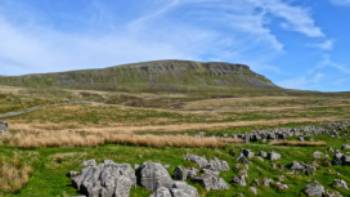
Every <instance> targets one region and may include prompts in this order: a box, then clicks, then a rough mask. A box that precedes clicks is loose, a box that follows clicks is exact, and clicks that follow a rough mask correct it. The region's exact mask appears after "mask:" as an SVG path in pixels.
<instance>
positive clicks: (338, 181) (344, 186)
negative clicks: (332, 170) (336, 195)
mask: <svg viewBox="0 0 350 197" xmlns="http://www.w3.org/2000/svg"><path fill="white" fill-rule="evenodd" d="M333 187H335V188H341V189H345V190H349V187H348V184H347V183H346V182H345V181H344V180H342V179H335V180H334V181H333Z"/></svg>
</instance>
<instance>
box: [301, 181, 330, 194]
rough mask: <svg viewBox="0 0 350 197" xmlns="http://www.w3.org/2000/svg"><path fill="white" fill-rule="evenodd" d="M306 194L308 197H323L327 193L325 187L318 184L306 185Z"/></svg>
mask: <svg viewBox="0 0 350 197" xmlns="http://www.w3.org/2000/svg"><path fill="white" fill-rule="evenodd" d="M304 192H305V194H306V196H308V197H322V196H323V195H324V194H325V193H326V191H325V189H324V187H323V185H321V184H319V183H317V182H314V183H310V184H308V185H306V187H305V189H304Z"/></svg>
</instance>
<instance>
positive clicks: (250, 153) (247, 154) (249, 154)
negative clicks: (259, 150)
mask: <svg viewBox="0 0 350 197" xmlns="http://www.w3.org/2000/svg"><path fill="white" fill-rule="evenodd" d="M241 154H243V155H244V156H245V157H246V158H249V159H250V158H253V157H254V152H253V151H251V150H249V149H244V150H242V152H241Z"/></svg>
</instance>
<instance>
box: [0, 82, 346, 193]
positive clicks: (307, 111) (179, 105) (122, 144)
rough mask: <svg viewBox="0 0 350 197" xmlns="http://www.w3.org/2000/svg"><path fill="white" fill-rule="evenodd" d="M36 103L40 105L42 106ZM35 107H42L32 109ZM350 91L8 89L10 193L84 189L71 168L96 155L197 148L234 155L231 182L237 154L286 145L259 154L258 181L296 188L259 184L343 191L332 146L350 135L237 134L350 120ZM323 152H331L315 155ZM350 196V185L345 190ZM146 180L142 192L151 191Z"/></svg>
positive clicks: (5, 181)
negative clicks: (269, 157) (296, 166)
mask: <svg viewBox="0 0 350 197" xmlns="http://www.w3.org/2000/svg"><path fill="white" fill-rule="evenodd" d="M33 107H34V108H33ZM28 109H33V110H29V111H28ZM349 112H350V95H349V94H332V95H330V94H320V93H293V94H290V93H285V94H283V95H280V94H279V95H276V96H272V95H270V96H266V95H265V96H264V95H257V96H245V97H235V96H231V97H224V98H223V97H220V98H213V97H211V96H208V95H199V94H152V93H141V94H136V93H125V92H103V91H87V90H84V91H83V90H57V89H51V90H38V89H24V88H11V87H1V88H0V117H1V119H5V120H6V121H8V122H9V124H10V131H9V132H8V133H6V134H3V135H1V136H0V196H6V197H7V196H8V197H12V196H23V197H31V196H33V197H39V196H74V195H77V193H76V191H75V189H74V188H73V187H72V185H71V183H70V179H69V178H68V177H67V176H66V174H67V173H68V172H69V171H71V170H80V169H81V165H80V164H81V163H82V161H84V160H87V159H96V160H97V161H99V162H100V161H103V160H105V159H112V160H114V161H116V162H127V163H130V164H141V163H142V162H144V161H149V160H151V161H158V162H161V163H163V164H168V165H169V169H168V171H169V172H170V173H172V172H173V171H174V169H175V167H176V166H178V165H183V166H192V165H193V164H192V163H189V162H187V161H185V160H184V159H183V157H184V155H186V154H187V153H193V154H198V155H202V156H207V157H209V158H212V157H218V158H220V159H224V160H226V161H228V163H229V165H230V171H229V172H227V173H224V174H222V177H224V178H225V180H226V181H227V182H228V183H232V178H233V176H234V175H236V174H237V173H238V169H236V164H237V161H236V158H237V157H238V156H239V153H240V151H241V150H242V149H247V148H249V149H251V150H252V151H255V152H257V151H260V150H265V151H272V150H274V151H276V152H279V153H281V155H282V159H281V160H279V161H276V162H271V161H266V160H263V161H261V160H259V159H253V160H252V161H251V162H250V163H249V171H248V173H249V178H248V184H249V185H251V184H253V182H254V181H255V179H257V178H263V177H268V178H272V179H274V180H278V179H284V182H285V183H286V184H288V186H289V189H288V190H287V191H283V192H282V191H278V190H276V189H274V188H264V187H258V192H259V196H299V195H303V194H302V190H303V188H304V186H305V184H307V183H309V182H311V181H313V180H318V181H319V182H321V183H322V184H323V185H324V186H325V187H327V188H328V189H330V190H334V189H333V188H332V187H331V184H332V182H333V180H334V179H335V178H341V179H343V180H345V181H346V182H347V183H350V167H349V166H332V165H331V164H330V160H331V157H332V153H331V152H330V150H329V148H332V149H339V148H340V147H341V146H342V145H343V144H346V143H350V138H349V136H348V135H347V136H338V137H335V138H332V137H330V136H316V137H313V139H312V140H311V141H307V142H305V143H309V144H308V146H305V144H303V143H300V142H298V143H294V142H295V139H289V140H288V141H287V142H283V143H280V142H278V143H277V142H275V143H274V144H269V143H252V144H243V143H241V141H239V140H237V139H233V138H230V137H227V136H230V135H231V134H235V133H238V132H243V131H244V132H249V131H252V130H254V129H258V128H275V127H282V126H287V127H298V126H302V125H310V124H313V125H315V124H322V123H326V122H333V121H342V120H349V118H350V113H349ZM314 151H321V152H322V153H324V154H326V155H328V158H324V159H321V160H315V159H313V157H312V154H313V152H314ZM292 161H303V162H305V163H312V162H316V163H317V165H318V166H319V167H318V168H317V171H316V173H315V174H314V175H309V176H306V175H301V174H294V173H292V172H291V171H290V170H288V169H287V167H286V166H287V164H289V163H291V162H292ZM191 184H193V185H194V186H195V187H197V188H198V191H199V192H200V194H201V196H235V195H238V194H239V193H244V194H245V196H253V194H252V193H251V192H250V191H249V187H241V186H237V185H234V184H230V185H231V187H230V189H229V190H227V191H226V190H225V191H219V192H207V191H205V190H204V189H203V188H202V187H201V186H200V185H198V184H196V183H191ZM340 192H341V193H342V194H343V195H344V196H348V195H350V192H349V191H346V190H340ZM149 194H150V193H149V192H148V191H146V190H144V189H142V188H141V187H135V188H134V189H133V190H132V196H149Z"/></svg>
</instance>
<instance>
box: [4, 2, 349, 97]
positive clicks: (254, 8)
mask: <svg viewBox="0 0 350 197" xmlns="http://www.w3.org/2000/svg"><path fill="white" fill-rule="evenodd" d="M349 21H350V0H317V1H316V0H142V1H140V0H128V1H125V0H60V1H53V0H0V75H18V74H26V73H38V72H51V71H63V70H72V69H82V68H96V67H106V66H112V65H117V64H122V63H130V62H139V61H147V60H155V59H190V60H199V61H227V62H233V63H245V64H248V65H250V67H251V68H252V69H253V70H254V71H256V72H259V73H261V74H264V75H265V76H267V77H268V78H270V79H272V80H273V82H274V83H276V84H278V85H280V86H283V87H288V88H298V89H309V90H321V91H345V90H350V56H349V54H348V53H349V51H350V36H349V35H350V25H349Z"/></svg>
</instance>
